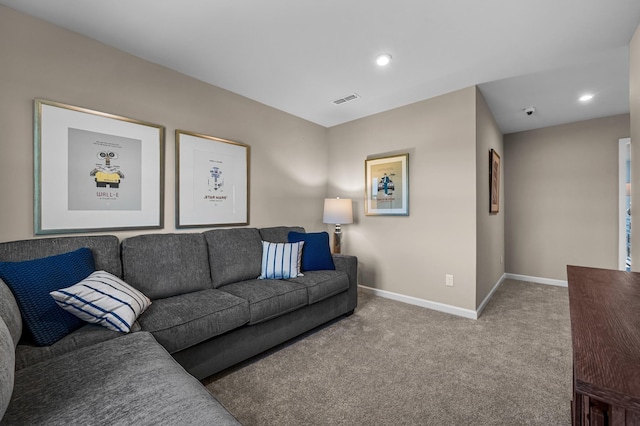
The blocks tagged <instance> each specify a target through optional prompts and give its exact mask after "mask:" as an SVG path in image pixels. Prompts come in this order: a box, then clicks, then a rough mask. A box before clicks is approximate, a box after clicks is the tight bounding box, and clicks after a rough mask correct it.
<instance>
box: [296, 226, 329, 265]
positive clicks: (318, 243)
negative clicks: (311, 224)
mask: <svg viewBox="0 0 640 426" xmlns="http://www.w3.org/2000/svg"><path fill="white" fill-rule="evenodd" d="M288 237H289V242H290V243H294V242H298V241H304V247H303V248H302V272H304V271H323V270H331V271H332V270H335V269H336V265H335V264H334V263H333V257H332V256H331V249H330V248H329V234H328V233H326V232H308V233H305V232H293V231H292V232H289V236H288Z"/></svg>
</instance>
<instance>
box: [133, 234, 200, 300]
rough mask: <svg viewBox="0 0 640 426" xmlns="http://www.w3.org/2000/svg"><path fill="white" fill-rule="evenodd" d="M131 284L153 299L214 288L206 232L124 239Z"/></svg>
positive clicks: (150, 235) (140, 236) (151, 235)
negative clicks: (204, 234) (204, 233)
mask: <svg viewBox="0 0 640 426" xmlns="http://www.w3.org/2000/svg"><path fill="white" fill-rule="evenodd" d="M122 267H123V270H124V280H125V282H127V284H130V285H132V286H133V287H135V288H137V289H138V290H140V291H141V292H142V293H144V294H145V295H146V296H147V297H148V298H150V299H151V300H153V299H163V298H165V297H171V296H175V295H178V294H183V293H191V292H193V291H198V290H206V289H208V288H211V287H212V285H211V273H210V271H209V256H208V253H207V243H206V241H205V239H204V236H203V235H202V234H147V235H138V236H135V237H131V238H126V239H124V240H123V241H122Z"/></svg>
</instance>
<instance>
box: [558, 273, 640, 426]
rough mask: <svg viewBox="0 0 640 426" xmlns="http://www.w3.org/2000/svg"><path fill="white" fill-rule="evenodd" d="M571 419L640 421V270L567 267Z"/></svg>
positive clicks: (593, 425) (592, 425)
mask: <svg viewBox="0 0 640 426" xmlns="http://www.w3.org/2000/svg"><path fill="white" fill-rule="evenodd" d="M567 275H568V278H569V309H570V311H571V339H572V344H573V401H572V406H571V408H572V410H571V411H572V423H573V424H574V425H585V426H586V425H588V426H599V425H608V426H620V425H640V273H635V272H623V271H614V270H608V269H597V268H585V267H578V266H568V267H567Z"/></svg>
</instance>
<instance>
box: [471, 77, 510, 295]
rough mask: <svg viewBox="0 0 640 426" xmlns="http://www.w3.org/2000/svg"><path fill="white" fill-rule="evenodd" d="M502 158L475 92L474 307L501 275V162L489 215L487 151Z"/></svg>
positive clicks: (485, 107)
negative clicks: (495, 206) (496, 207)
mask: <svg viewBox="0 0 640 426" xmlns="http://www.w3.org/2000/svg"><path fill="white" fill-rule="evenodd" d="M491 149H495V150H496V152H497V153H498V155H500V157H501V159H502V157H503V156H504V148H503V138H502V133H500V129H498V125H497V124H496V121H495V119H494V118H493V115H491V111H490V110H489V107H488V105H487V103H486V101H485V99H484V97H483V96H482V93H480V90H478V89H476V194H477V203H476V206H477V211H476V220H477V231H476V232H477V253H476V259H477V261H476V264H477V272H476V307H479V305H480V304H481V303H482V302H483V301H484V299H485V298H486V297H487V295H488V294H489V293H490V292H491V290H492V289H493V287H494V286H495V285H496V283H497V282H498V281H499V280H500V278H501V277H502V275H503V274H504V215H505V212H504V182H503V181H504V164H505V163H504V161H501V163H500V168H501V175H500V176H501V178H502V179H501V180H502V182H500V211H499V212H498V213H489V151H490V150H491Z"/></svg>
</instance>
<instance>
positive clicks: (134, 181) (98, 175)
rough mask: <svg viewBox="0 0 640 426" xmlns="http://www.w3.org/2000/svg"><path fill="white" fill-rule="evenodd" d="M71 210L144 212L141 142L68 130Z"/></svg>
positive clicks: (69, 198)
mask: <svg viewBox="0 0 640 426" xmlns="http://www.w3.org/2000/svg"><path fill="white" fill-rule="evenodd" d="M68 150H69V152H68V162H69V163H68V170H69V184H68V191H69V196H68V200H69V206H68V208H69V210H89V211H100V210H141V209H142V141H141V140H139V139H132V138H126V137H122V136H116V135H109V134H105V133H97V132H90V131H87V130H81V129H74V128H69V144H68Z"/></svg>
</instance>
